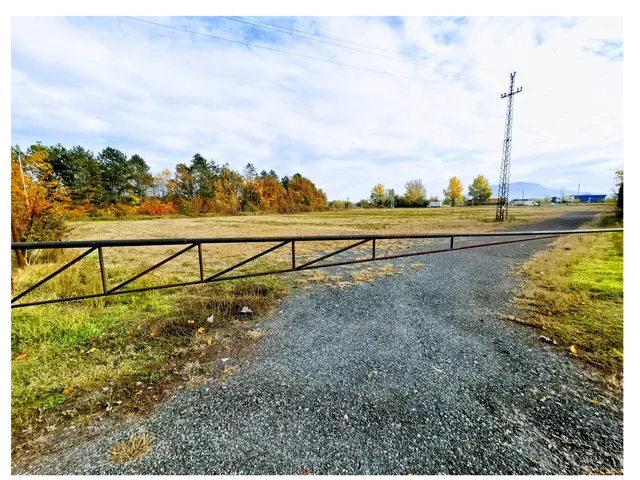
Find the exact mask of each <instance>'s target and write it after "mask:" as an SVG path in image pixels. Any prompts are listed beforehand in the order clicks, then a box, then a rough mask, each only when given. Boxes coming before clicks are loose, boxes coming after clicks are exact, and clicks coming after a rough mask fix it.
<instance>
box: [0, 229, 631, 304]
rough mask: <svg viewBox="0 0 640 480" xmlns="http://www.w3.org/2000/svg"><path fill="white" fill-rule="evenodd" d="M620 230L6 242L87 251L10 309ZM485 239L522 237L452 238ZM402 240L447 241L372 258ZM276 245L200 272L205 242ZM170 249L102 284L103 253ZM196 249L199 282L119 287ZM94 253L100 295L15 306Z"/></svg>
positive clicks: (22, 247) (23, 246)
mask: <svg viewBox="0 0 640 480" xmlns="http://www.w3.org/2000/svg"><path fill="white" fill-rule="evenodd" d="M622 231H623V229H622V228H608V229H590V230H548V231H533V232H498V233H434V234H424V235H423V234H407V235H402V234H399V235H327V236H297V237H296V236H292V237H244V238H167V239H137V240H95V241H67V242H18V243H12V244H11V250H14V251H15V250H21V251H26V250H34V249H63V250H65V249H78V248H86V250H85V251H84V252H83V253H81V254H80V255H78V256H77V257H75V258H74V259H73V260H70V261H69V262H67V263H66V264H64V265H63V266H62V267H60V268H58V269H57V270H56V271H55V272H53V273H51V274H49V275H47V276H46V277H44V278H42V279H41V280H39V281H37V282H36V283H35V284H33V285H31V286H30V287H28V288H27V289H26V290H24V291H22V292H21V293H19V294H18V295H16V296H15V297H13V298H12V299H11V308H19V307H28V306H34V305H43V304H48V303H58V302H69V301H72V300H84V299H88V298H97V297H107V296H111V295H122V294H126V293H135V292H144V291H148V290H157V289H164V288H175V287H184V286H188V285H198V284H203V283H212V282H221V281H225V280H235V279H241V278H249V277H258V276H264V275H276V274H282V273H289V272H298V271H303V270H310V269H316V268H326V267H334V266H339V265H349V264H355V263H364V262H373V261H378V260H392V259H396V258H402V257H411V256H417V255H430V254H433V253H443V252H451V251H459V250H467V249H473V248H482V247H489V246H493V245H505V244H509V243H519V242H525V241H531V240H541V239H548V238H554V237H558V236H560V235H571V234H585V233H589V234H592V233H608V232H622ZM484 237H507V238H508V237H521V238H516V239H513V238H510V239H505V240H499V241H493V242H486V243H475V244H470V245H458V246H456V245H455V243H454V242H455V240H456V239H458V240H459V239H462V238H465V239H474V238H484ZM401 239H423V240H426V239H440V240H442V239H445V240H449V241H448V242H447V247H446V248H439V249H435V250H427V251H420V252H410V253H400V254H394V255H383V256H380V255H377V254H376V241H377V240H401ZM340 240H351V241H354V243H352V244H351V245H348V246H346V247H344V248H339V249H337V250H334V251H333V252H330V253H328V254H325V255H322V256H320V257H317V258H314V259H312V260H311V261H305V262H304V263H302V264H297V262H296V244H300V243H303V242H321V241H322V242H324V241H340ZM271 242H272V243H275V245H273V246H271V247H270V248H267V249H266V250H264V251H262V252H260V253H258V254H257V255H253V256H251V257H249V258H247V259H245V260H243V261H241V262H239V263H236V264H235V265H233V266H231V267H229V268H225V269H223V270H221V271H218V272H216V273H215V274H213V275H210V276H205V275H204V268H203V257H202V245H207V244H237V243H247V244H248V243H271ZM366 243H369V244H370V245H371V250H370V255H369V256H368V257H367V258H360V259H351V260H344V261H339V262H332V263H320V262H322V261H323V260H326V259H328V258H331V257H334V256H335V255H338V254H339V253H342V252H346V251H347V250H351V249H353V248H355V247H358V246H360V245H363V244H366ZM170 245H186V246H185V247H184V248H183V249H181V250H179V251H178V252H176V253H174V254H172V255H170V256H168V257H167V258H165V259H164V260H162V261H160V262H158V263H156V264H155V265H153V266H151V267H149V268H146V269H144V270H143V271H141V272H139V273H137V274H136V275H134V276H133V277H131V278H129V279H127V280H125V281H124V282H121V283H119V284H118V285H116V286H114V287H111V288H109V287H108V286H107V276H106V269H105V265H104V256H103V250H104V249H107V248H126V247H145V246H147V247H154V246H170ZM194 248H196V249H197V252H198V265H197V266H195V265H194V269H195V268H198V269H199V274H200V275H199V276H200V279H199V280H195V281H190V282H178V283H172V284H167V285H156V286H149V287H144V288H129V289H124V288H123V287H125V286H126V285H128V284H130V283H131V282H133V281H134V280H137V279H139V278H140V277H143V276H144V275H147V274H148V273H150V272H152V271H153V270H155V269H157V268H158V267H160V266H162V265H165V264H166V263H168V262H170V261H171V260H173V259H175V258H177V257H179V256H180V255H182V254H184V253H186V252H188V251H190V250H192V249H194ZM285 248H291V267H290V268H285V269H280V270H271V271H264V272H253V273H247V274H241V275H229V274H230V273H231V272H233V271H234V270H237V269H238V268H240V267H242V266H243V265H246V264H247V263H249V262H251V261H253V260H256V259H258V258H260V257H262V256H264V255H266V254H268V253H270V252H273V251H275V250H278V249H285ZM96 250H97V252H98V265H99V268H100V276H101V279H102V291H101V292H96V293H92V294H89V295H79V296H75V297H65V298H51V299H47V300H41V301H37V302H23V303H16V302H17V301H18V300H20V299H21V298H23V297H24V296H25V295H27V294H28V293H30V292H32V291H34V290H35V289H37V288H38V287H40V286H42V285H43V284H45V283H46V282H48V281H49V280H51V279H52V278H54V277H56V276H58V275H59V274H61V273H62V272H64V271H65V270H66V269H68V268H69V267H71V266H72V265H74V264H75V263H77V262H78V261H80V260H82V259H83V258H84V257H86V256H87V255H89V254H90V253H92V252H94V251H96Z"/></svg>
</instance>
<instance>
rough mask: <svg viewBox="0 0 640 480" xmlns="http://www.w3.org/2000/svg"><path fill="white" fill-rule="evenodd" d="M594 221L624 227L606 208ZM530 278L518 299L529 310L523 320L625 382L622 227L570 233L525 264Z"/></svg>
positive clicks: (613, 381) (612, 382)
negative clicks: (619, 230)
mask: <svg viewBox="0 0 640 480" xmlns="http://www.w3.org/2000/svg"><path fill="white" fill-rule="evenodd" d="M589 226H591V227H598V228H605V227H621V226H622V222H621V220H619V219H617V218H616V217H615V216H614V215H613V214H603V215H602V216H601V218H599V219H598V220H597V221H596V222H594V223H592V224H591V225H589ZM523 268H524V271H525V273H526V275H527V277H528V278H529V280H530V282H529V283H528V284H527V285H526V286H525V288H524V289H523V291H522V293H521V296H520V298H519V301H518V303H519V304H520V305H521V306H523V307H524V308H525V310H526V311H527V312H528V315H527V316H526V317H525V318H524V319H520V321H522V322H524V323H527V324H530V325H534V326H537V327H540V328H541V329H543V330H544V332H543V334H544V335H545V336H547V337H549V338H551V339H552V340H554V341H555V342H556V343H557V344H558V345H561V346H563V347H564V348H566V349H567V351H568V352H569V353H570V354H571V355H574V356H576V357H579V358H582V359H584V360H586V361H587V362H589V363H592V364H594V365H596V366H598V367H599V368H601V369H602V370H603V371H604V372H606V373H607V374H609V380H610V382H609V383H610V385H612V386H614V387H615V386H618V387H621V386H622V373H623V371H622V366H623V237H622V234H621V233H611V234H599V235H572V236H568V237H564V238H560V239H559V240H557V241H556V242H555V244H554V248H553V249H551V250H548V251H544V252H541V253H539V254H538V255H536V256H535V257H533V258H532V259H531V260H530V261H529V262H528V263H526V264H525V265H524V267H523Z"/></svg>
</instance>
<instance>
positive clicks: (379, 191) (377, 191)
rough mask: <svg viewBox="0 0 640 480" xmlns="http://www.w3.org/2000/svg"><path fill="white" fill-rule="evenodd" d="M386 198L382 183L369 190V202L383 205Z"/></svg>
mask: <svg viewBox="0 0 640 480" xmlns="http://www.w3.org/2000/svg"><path fill="white" fill-rule="evenodd" d="M386 200H387V193H386V190H385V189H384V185H382V184H381V183H379V184H377V185H376V186H375V187H373V189H372V190H371V203H372V204H374V205H376V206H378V205H384V203H385V202H386Z"/></svg>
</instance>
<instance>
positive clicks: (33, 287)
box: [11, 247, 96, 303]
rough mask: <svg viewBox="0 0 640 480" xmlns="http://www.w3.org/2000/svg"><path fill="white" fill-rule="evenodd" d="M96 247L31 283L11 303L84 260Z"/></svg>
mask: <svg viewBox="0 0 640 480" xmlns="http://www.w3.org/2000/svg"><path fill="white" fill-rule="evenodd" d="M95 249H96V247H92V248H90V249H89V250H87V251H86V252H84V253H81V254H80V255H78V256H77V257H76V258H74V259H73V260H71V261H70V262H69V263H67V264H66V265H63V266H62V267H60V268H59V269H58V270H56V271H55V272H53V273H51V274H49V275H47V276H46V277H45V278H43V279H42V280H40V281H39V282H38V283H36V284H35V285H31V286H30V287H29V288H27V289H26V290H25V291H24V292H22V293H21V294H19V295H16V296H15V297H13V298H12V299H11V303H13V302H15V301H17V300H19V299H21V298H22V297H24V296H25V295H26V294H27V293H29V292H32V291H34V290H35V289H36V288H38V287H39V286H40V285H42V284H44V283H47V282H48V281H49V280H51V279H52V278H53V277H55V276H56V275H58V274H60V273H62V272H64V271H65V270H66V269H67V268H69V267H70V266H72V265H74V264H75V263H76V262H79V261H80V260H82V259H83V258H84V257H86V256H87V255H89V254H90V253H91V252H93V251H94V250H95Z"/></svg>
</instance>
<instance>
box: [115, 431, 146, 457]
mask: <svg viewBox="0 0 640 480" xmlns="http://www.w3.org/2000/svg"><path fill="white" fill-rule="evenodd" d="M150 445H151V437H150V436H149V435H148V434H146V433H144V434H141V435H133V436H131V437H130V438H129V439H128V440H125V441H123V442H120V443H117V444H116V445H114V446H113V448H112V449H111V452H110V453H109V458H110V460H111V461H112V462H131V461H133V460H137V459H138V458H140V457H141V456H142V455H143V454H144V453H145V452H147V450H149V446H150Z"/></svg>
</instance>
